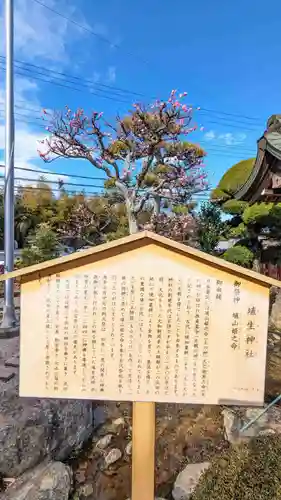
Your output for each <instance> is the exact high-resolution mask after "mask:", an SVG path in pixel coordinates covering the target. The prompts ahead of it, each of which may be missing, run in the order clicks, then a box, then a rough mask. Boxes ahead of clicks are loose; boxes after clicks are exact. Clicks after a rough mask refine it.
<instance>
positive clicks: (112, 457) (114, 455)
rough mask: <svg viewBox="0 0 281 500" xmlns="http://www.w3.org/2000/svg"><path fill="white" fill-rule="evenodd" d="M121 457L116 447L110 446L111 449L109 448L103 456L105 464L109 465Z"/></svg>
mask: <svg viewBox="0 0 281 500" xmlns="http://www.w3.org/2000/svg"><path fill="white" fill-rule="evenodd" d="M121 457H122V452H121V451H120V450H119V449H118V448H112V450H110V452H109V453H108V454H107V455H106V456H105V459H104V461H105V464H106V466H107V467H109V465H112V464H114V463H115V462H117V460H119V459H120V458H121Z"/></svg>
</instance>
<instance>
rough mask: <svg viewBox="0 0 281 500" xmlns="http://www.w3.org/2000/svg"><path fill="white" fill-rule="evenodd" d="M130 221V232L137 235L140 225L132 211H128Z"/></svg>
mask: <svg viewBox="0 0 281 500" xmlns="http://www.w3.org/2000/svg"><path fill="white" fill-rule="evenodd" d="M127 214H128V220H129V231H130V234H135V233H138V232H139V228H138V223H137V219H136V217H135V215H134V214H133V213H132V210H131V209H127Z"/></svg>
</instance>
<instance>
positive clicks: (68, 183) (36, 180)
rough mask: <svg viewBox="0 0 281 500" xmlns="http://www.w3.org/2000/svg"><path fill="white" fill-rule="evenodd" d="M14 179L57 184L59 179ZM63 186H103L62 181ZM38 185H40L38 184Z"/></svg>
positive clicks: (97, 187) (98, 187) (16, 179)
mask: <svg viewBox="0 0 281 500" xmlns="http://www.w3.org/2000/svg"><path fill="white" fill-rule="evenodd" d="M0 178H3V179H4V177H3V176H0ZM15 181H24V182H42V183H44V184H59V181H58V180H57V181H48V180H46V181H45V180H40V179H29V178H27V177H15ZM63 185H64V186H76V187H78V186H79V187H86V188H96V189H100V188H103V186H97V185H96V184H83V183H76V182H64V181H63ZM39 187H40V186H39Z"/></svg>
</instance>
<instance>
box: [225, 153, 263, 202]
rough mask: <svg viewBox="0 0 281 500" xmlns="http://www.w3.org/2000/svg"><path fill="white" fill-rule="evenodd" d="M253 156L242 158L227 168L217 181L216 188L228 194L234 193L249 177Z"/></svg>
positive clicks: (253, 161)
mask: <svg viewBox="0 0 281 500" xmlns="http://www.w3.org/2000/svg"><path fill="white" fill-rule="evenodd" d="M254 163H255V158H249V159H248V160H242V161H240V162H239V163H236V164H235V165H233V167H231V168H229V169H228V170H227V171H226V172H225V174H224V175H223V176H222V178H221V180H220V182H219V183H218V186H217V189H221V190H222V191H225V192H226V193H229V194H234V193H236V191H238V189H239V188H240V187H241V186H243V184H244V183H245V182H246V181H247V179H248V178H249V176H250V174H251V172H252V170H253V166H254Z"/></svg>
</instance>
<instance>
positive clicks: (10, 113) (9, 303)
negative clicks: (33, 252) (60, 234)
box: [1, 0, 16, 329]
mask: <svg viewBox="0 0 281 500" xmlns="http://www.w3.org/2000/svg"><path fill="white" fill-rule="evenodd" d="M13 17H14V16H13V0H6V9H5V23H6V137H5V188H4V253H5V257H4V262H5V272H11V271H13V269H14V245H15V242H14V132H15V131H14V128H15V126H14V71H13V59H14V54H13V52H14V40H13V38H14V19H13ZM15 326H16V316H15V307H14V280H12V279H8V280H6V281H5V305H4V314H3V320H2V324H1V328H2V329H6V328H7V329H9V328H13V327H15Z"/></svg>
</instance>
